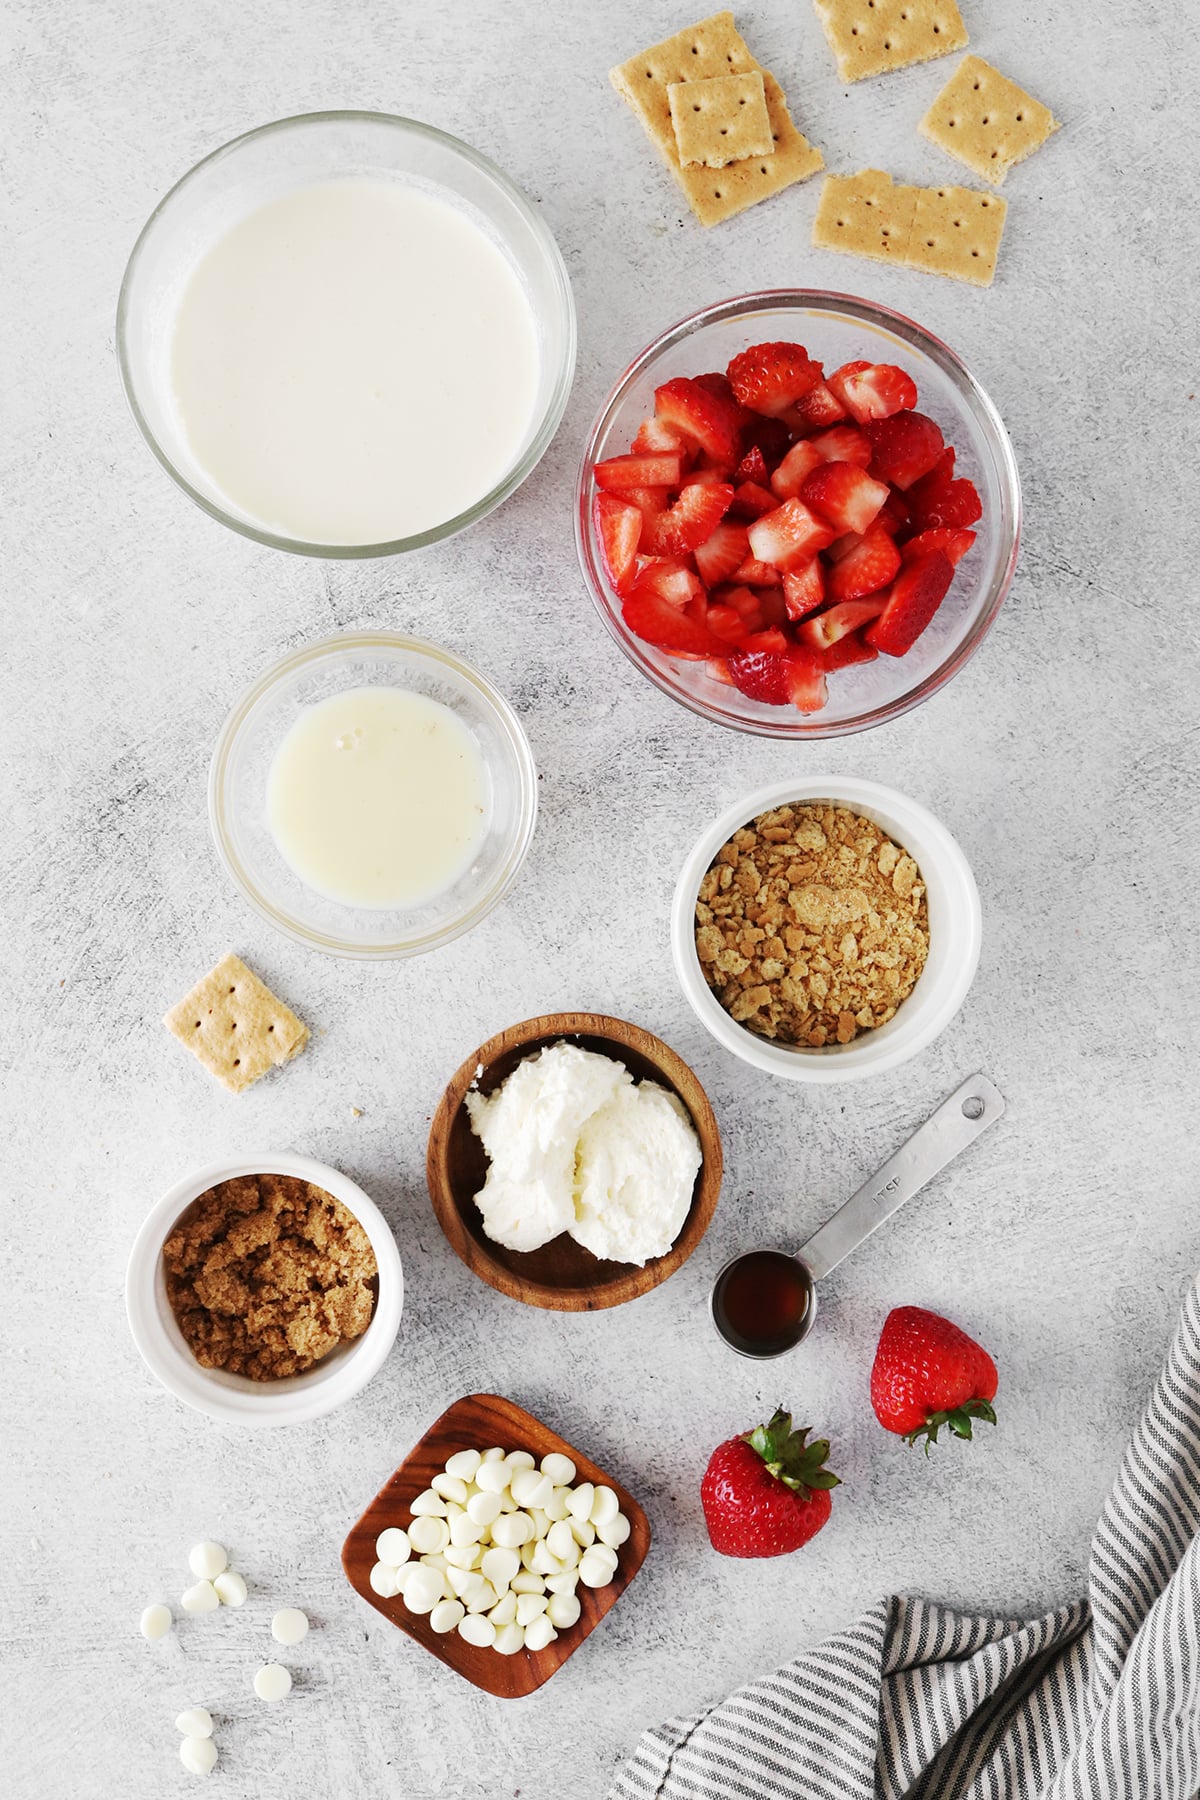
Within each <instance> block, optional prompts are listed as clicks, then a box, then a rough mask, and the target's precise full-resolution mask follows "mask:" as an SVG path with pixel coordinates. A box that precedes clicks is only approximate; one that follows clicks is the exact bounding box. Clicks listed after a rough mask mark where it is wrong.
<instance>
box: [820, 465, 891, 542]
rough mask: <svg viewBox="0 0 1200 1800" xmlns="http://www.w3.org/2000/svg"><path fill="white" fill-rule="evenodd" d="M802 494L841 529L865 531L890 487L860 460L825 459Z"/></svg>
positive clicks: (831, 522) (821, 514)
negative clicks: (877, 479)
mask: <svg viewBox="0 0 1200 1800" xmlns="http://www.w3.org/2000/svg"><path fill="white" fill-rule="evenodd" d="M800 497H801V499H802V500H803V502H804V504H805V505H806V506H811V508H812V510H813V511H814V512H815V513H816V514H817V515H818V516H819V517H820V518H822V519H827V520H828V522H829V523H830V524H831V525H834V526H836V527H837V529H838V530H839V531H858V532H863V531H865V530H866V529H867V527H868V525H870V524H871V523H872V522H873V521H874V518H875V515H876V514H877V513H878V511H879V509H880V507H881V506H882V505H883V503H884V501H885V500H886V499H887V497H888V490H887V487H886V485H885V484H884V483H883V482H882V481H874V480H873V479H872V478H871V476H870V475H868V474H867V471H866V470H865V469H860V468H859V467H858V465H857V463H841V462H833V463H827V462H823V463H822V464H821V466H820V468H819V469H814V470H813V472H812V474H811V475H810V476H809V477H808V479H807V481H806V482H805V483H804V486H803V488H802V489H801V494H800Z"/></svg>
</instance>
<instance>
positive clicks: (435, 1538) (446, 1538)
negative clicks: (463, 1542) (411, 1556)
mask: <svg viewBox="0 0 1200 1800" xmlns="http://www.w3.org/2000/svg"><path fill="white" fill-rule="evenodd" d="M463 1516H464V1517H465V1515H463ZM455 1523H457V1521H455ZM452 1529H453V1526H452V1525H447V1523H446V1521H445V1519H436V1518H432V1517H430V1516H428V1515H421V1516H419V1517H417V1518H415V1519H414V1520H413V1522H412V1524H411V1525H410V1526H409V1528H408V1541H409V1543H410V1544H411V1545H412V1547H413V1549H414V1550H416V1551H418V1552H419V1553H420V1554H421V1555H422V1556H430V1555H440V1554H441V1552H442V1551H443V1550H444V1549H445V1548H446V1546H447V1544H448V1543H449V1542H450V1533H451V1531H452Z"/></svg>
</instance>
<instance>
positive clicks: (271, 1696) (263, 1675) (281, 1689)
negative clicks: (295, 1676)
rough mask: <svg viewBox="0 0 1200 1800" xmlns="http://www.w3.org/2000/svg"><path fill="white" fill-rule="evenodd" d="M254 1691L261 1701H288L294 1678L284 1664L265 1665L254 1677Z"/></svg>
mask: <svg viewBox="0 0 1200 1800" xmlns="http://www.w3.org/2000/svg"><path fill="white" fill-rule="evenodd" d="M254 1691H255V1693H256V1694H257V1695H258V1697H259V1699H260V1700H266V1701H269V1702H270V1703H271V1704H272V1705H273V1704H274V1702H275V1701H276V1700H286V1699H287V1696H288V1695H289V1694H290V1693H291V1691H292V1677H291V1675H290V1673H289V1672H288V1670H287V1669H285V1668H284V1666H283V1664H282V1663H264V1664H263V1666H262V1668H261V1669H259V1671H258V1673H257V1674H256V1675H255V1677H254Z"/></svg>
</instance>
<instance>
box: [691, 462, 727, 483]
mask: <svg viewBox="0 0 1200 1800" xmlns="http://www.w3.org/2000/svg"><path fill="white" fill-rule="evenodd" d="M728 483H729V477H728V473H727V471H726V470H724V469H718V468H716V467H715V466H714V465H713V464H711V463H700V464H698V465H697V467H696V468H694V469H689V470H685V472H684V477H683V486H684V487H685V488H689V487H725V486H727V485H728Z"/></svg>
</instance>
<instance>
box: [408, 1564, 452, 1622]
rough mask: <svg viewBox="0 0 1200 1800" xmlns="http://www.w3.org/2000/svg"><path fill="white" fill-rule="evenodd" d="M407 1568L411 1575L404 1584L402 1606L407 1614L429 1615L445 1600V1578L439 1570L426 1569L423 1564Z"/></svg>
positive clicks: (411, 1565)
mask: <svg viewBox="0 0 1200 1800" xmlns="http://www.w3.org/2000/svg"><path fill="white" fill-rule="evenodd" d="M409 1567H410V1568H412V1574H411V1575H410V1576H409V1577H408V1579H407V1581H406V1582H405V1584H404V1604H405V1606H407V1608H408V1610H409V1612H415V1613H431V1612H432V1611H433V1609H434V1607H435V1606H436V1605H437V1603H438V1601H439V1600H444V1599H445V1598H446V1594H447V1589H446V1578H445V1576H444V1575H443V1574H442V1573H441V1571H440V1569H429V1568H426V1566H425V1564H424V1563H417V1564H416V1565H415V1566H414V1565H413V1564H410V1565H409Z"/></svg>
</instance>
